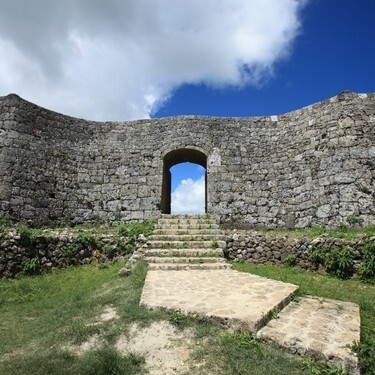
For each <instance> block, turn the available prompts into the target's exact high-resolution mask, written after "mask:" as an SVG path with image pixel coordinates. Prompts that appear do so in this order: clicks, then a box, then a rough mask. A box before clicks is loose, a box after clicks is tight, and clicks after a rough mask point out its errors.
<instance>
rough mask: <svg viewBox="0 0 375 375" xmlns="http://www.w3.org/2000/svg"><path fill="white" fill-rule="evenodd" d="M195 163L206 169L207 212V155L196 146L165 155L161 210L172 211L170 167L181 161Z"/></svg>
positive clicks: (164, 211) (168, 212)
mask: <svg viewBox="0 0 375 375" xmlns="http://www.w3.org/2000/svg"><path fill="white" fill-rule="evenodd" d="M185 162H190V163H195V164H198V165H200V166H202V167H203V168H204V169H205V170H206V174H205V180H206V181H205V212H207V155H206V154H205V153H204V152H203V151H200V150H198V149H196V148H180V149H177V150H173V151H170V152H168V153H167V154H165V155H164V157H163V182H162V193H161V204H160V208H161V212H162V213H163V214H170V213H171V184H172V178H171V172H170V168H171V167H173V166H174V165H176V164H180V163H185Z"/></svg>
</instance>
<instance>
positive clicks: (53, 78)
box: [0, 0, 375, 211]
mask: <svg viewBox="0 0 375 375" xmlns="http://www.w3.org/2000/svg"><path fill="white" fill-rule="evenodd" d="M374 20H375V1H374V0H220V1H217V0H204V1H202V0H179V1H176V0H127V1H123V0H64V1H59V2H57V1H51V0H38V1H37V2H36V1H30V0H12V1H10V0H0V96H1V95H7V94H9V93H11V92H14V93H16V94H18V95H20V96H21V97H23V98H25V99H27V100H29V101H31V102H34V103H36V104H38V105H41V106H43V107H46V108H49V109H51V110H55V111H57V112H62V113H64V114H68V115H71V116H75V117H81V118H85V119H89V120H99V121H111V120H118V121H126V120H132V119H141V118H150V117H154V118H155V117H167V116H175V115H208V116H262V115H274V114H281V113H285V112H289V111H292V110H295V109H298V108H301V107H303V106H306V105H309V104H312V103H315V102H319V101H321V100H325V99H327V98H330V97H332V96H334V95H337V94H338V93H339V92H341V91H343V90H351V91H354V92H374V91H375V69H374V67H375V51H374V50H375V47H374V46H375V25H374ZM201 176H202V170H201V169H200V168H199V167H197V166H195V165H190V166H189V165H184V166H176V167H175V168H174V170H173V188H174V191H175V194H174V196H172V198H173V197H174V198H175V203H176V205H177V206H179V207H180V208H181V207H182V208H184V207H183V206H184V202H185V203H187V204H188V207H187V209H193V210H195V211H196V210H201V209H202V208H197V207H198V206H199V204H200V205H202V197H203V195H204V181H203V179H202V177H201ZM202 187H203V189H202ZM189 189H190V190H189ZM172 201H173V199H172ZM199 202H200V203H199ZM185 208H186V207H185Z"/></svg>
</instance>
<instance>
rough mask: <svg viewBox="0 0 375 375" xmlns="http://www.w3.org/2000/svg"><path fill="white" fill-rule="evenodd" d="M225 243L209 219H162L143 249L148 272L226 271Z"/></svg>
mask: <svg viewBox="0 0 375 375" xmlns="http://www.w3.org/2000/svg"><path fill="white" fill-rule="evenodd" d="M225 246H226V242H225V241H223V237H222V236H221V234H220V231H219V226H218V225H217V224H215V223H213V222H212V219H211V218H210V216H209V215H207V214H205V215H162V218H161V219H159V221H158V223H157V225H156V227H155V230H154V232H153V234H152V236H150V238H149V240H148V241H147V243H146V244H145V245H144V247H143V251H144V254H145V260H146V262H147V263H148V267H149V270H191V269H205V270H218V269H227V268H231V267H232V266H231V265H230V264H229V263H227V262H226V260H225V259H224V257H223V249H225Z"/></svg>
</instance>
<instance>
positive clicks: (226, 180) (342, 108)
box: [0, 92, 375, 229]
mask: <svg viewBox="0 0 375 375" xmlns="http://www.w3.org/2000/svg"><path fill="white" fill-rule="evenodd" d="M374 118H375V94H373V93H370V94H367V95H360V94H353V93H350V92H344V93H341V94H340V95H338V96H337V97H335V98H332V99H330V100H326V101H323V102H321V103H317V104H314V105H312V106H308V107H306V108H302V109H300V110H297V111H294V112H291V113H288V114H284V115H279V116H271V117H252V118H217V117H201V116H183V117H171V118H164V119H152V120H150V119H148V120H140V121H129V122H106V123H99V122H93V121H85V120H81V119H75V118H71V117H68V116H64V115H61V114H57V113H54V112H51V111H48V110H46V109H43V108H40V107H38V106H36V105H34V104H31V103H29V102H27V101H25V100H23V99H21V98H19V97H18V96H16V95H8V96H5V97H1V98H0V216H7V215H9V216H11V217H13V218H14V219H15V220H16V221H21V222H25V223H32V224H37V225H62V224H69V225H74V224H79V223H84V222H86V223H87V222H98V221H105V222H114V221H123V222H125V221H134V220H143V219H148V218H158V217H159V216H160V205H161V192H162V179H163V177H162V176H163V159H164V157H165V156H166V155H167V154H169V153H170V152H171V151H174V150H178V149H190V150H198V151H200V152H202V153H203V154H204V155H206V157H207V211H208V212H209V213H211V214H214V215H216V216H217V217H218V218H219V221H220V222H221V223H234V222H236V223H237V224H242V225H246V226H248V227H253V228H261V227H262V228H269V229H272V228H292V227H306V226H310V225H325V226H337V225H339V224H340V223H341V222H342V223H345V224H351V223H353V222H354V221H355V222H356V224H360V225H367V224H371V223H374V221H375V217H374V212H375V203H374V202H375V199H374V196H375V189H374V186H375V152H374V149H375V148H374V147H375V145H374V142H375V126H374V125H375V122H374Z"/></svg>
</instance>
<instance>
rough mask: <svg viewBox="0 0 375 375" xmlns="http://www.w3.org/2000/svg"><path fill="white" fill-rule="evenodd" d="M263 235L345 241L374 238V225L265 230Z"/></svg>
mask: <svg viewBox="0 0 375 375" xmlns="http://www.w3.org/2000/svg"><path fill="white" fill-rule="evenodd" d="M261 232H264V233H269V234H275V235H278V236H292V237H300V236H306V237H319V236H326V237H332V238H343V239H347V240H352V239H357V238H358V237H362V236H367V237H375V225H368V226H365V227H360V226H352V227H349V226H347V225H344V224H341V225H340V226H339V227H337V228H326V227H311V228H303V229H285V230H284V229H282V230H278V229H277V230H273V229H272V230H265V231H261Z"/></svg>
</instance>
